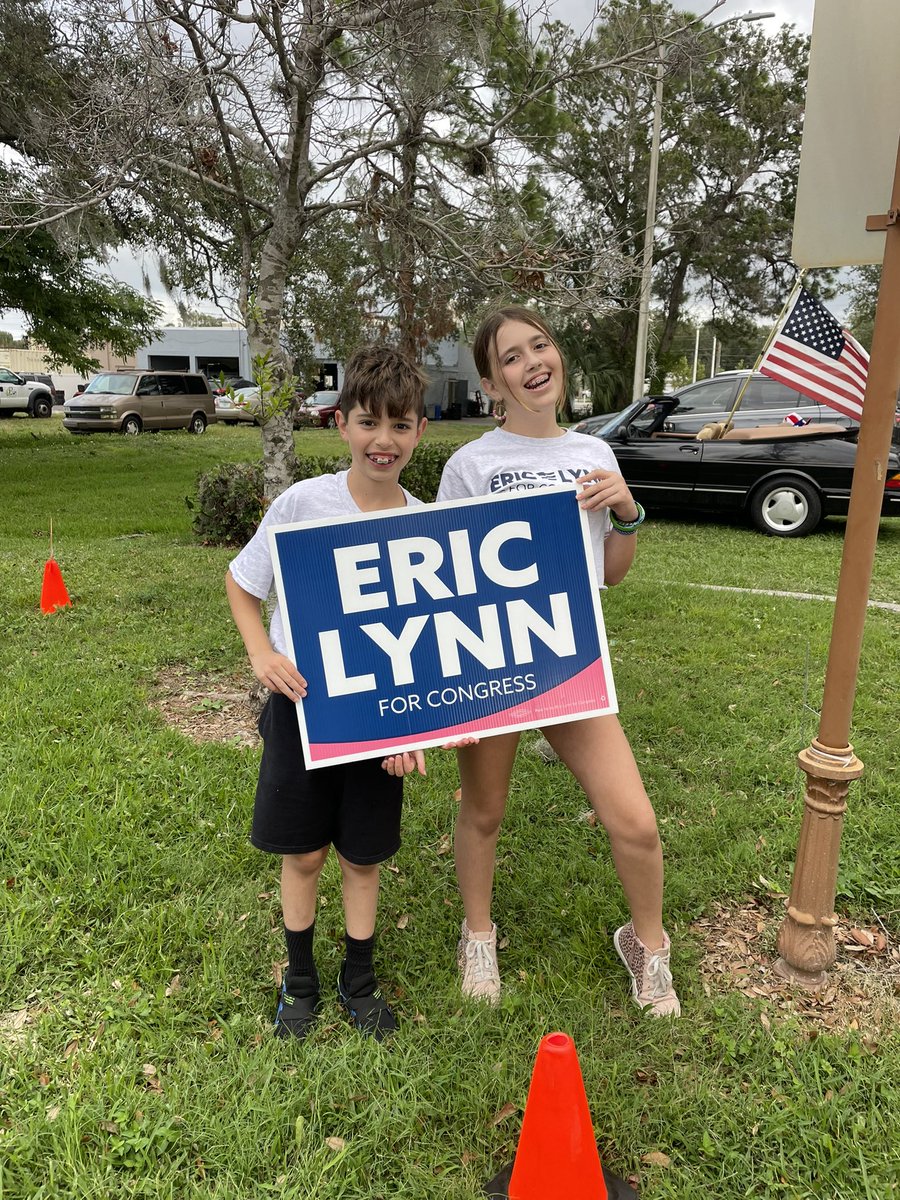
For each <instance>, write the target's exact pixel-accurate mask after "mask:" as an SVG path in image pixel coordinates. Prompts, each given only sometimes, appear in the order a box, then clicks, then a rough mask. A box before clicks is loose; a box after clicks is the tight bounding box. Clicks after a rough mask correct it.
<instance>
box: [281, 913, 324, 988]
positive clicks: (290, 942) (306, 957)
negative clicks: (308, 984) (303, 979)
mask: <svg viewBox="0 0 900 1200" xmlns="http://www.w3.org/2000/svg"><path fill="white" fill-rule="evenodd" d="M315 928H316V923H315V921H313V923H312V925H310V926H309V928H308V929H288V927H287V925H285V927H284V940H285V943H286V945H287V952H288V969H287V971H286V974H287V975H289V976H295V977H296V976H298V975H306V976H309V977H311V978H312V979H318V976H317V975H316V964H315V960H314V959H313V932H314V930H315Z"/></svg>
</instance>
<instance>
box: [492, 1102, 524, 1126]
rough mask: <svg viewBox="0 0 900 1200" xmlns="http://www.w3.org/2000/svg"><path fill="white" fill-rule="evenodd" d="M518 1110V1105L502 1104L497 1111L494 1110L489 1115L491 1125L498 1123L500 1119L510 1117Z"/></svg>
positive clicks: (503, 1119)
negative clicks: (492, 1113) (491, 1114)
mask: <svg viewBox="0 0 900 1200" xmlns="http://www.w3.org/2000/svg"><path fill="white" fill-rule="evenodd" d="M518 1111H519V1108H518V1105H516V1104H504V1105H503V1107H502V1108H501V1109H500V1110H499V1111H498V1112H495V1113H494V1115H493V1116H492V1117H491V1125H499V1124H500V1123H501V1121H505V1120H506V1118H507V1117H511V1116H512V1115H513V1113H517V1112H518Z"/></svg>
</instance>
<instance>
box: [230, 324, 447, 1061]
mask: <svg viewBox="0 0 900 1200" xmlns="http://www.w3.org/2000/svg"><path fill="white" fill-rule="evenodd" d="M427 383H428V379H427V376H426V375H425V374H424V373H423V372H422V371H421V370H420V369H419V368H418V367H417V366H416V365H415V364H414V363H412V362H411V361H410V360H409V359H408V358H406V356H405V355H403V354H401V353H400V352H399V351H398V350H395V349H394V348H393V347H390V346H365V347H363V348H362V349H360V350H358V351H356V353H355V354H354V355H353V356H352V357H351V358H350V360H349V361H348V363H347V367H346V372H345V378H344V387H343V390H342V392H341V404H340V410H339V412H337V413H336V416H335V419H336V421H337V426H338V429H339V430H340V434H341V437H342V438H343V439H344V441H345V442H346V443H347V444H348V446H349V447H350V456H351V466H350V469H349V470H348V471H340V472H338V473H337V474H335V475H320V476H319V477H318V478H316V479H303V480H301V481H300V482H299V483H295V484H294V485H293V487H290V488H288V489H287V491H286V492H284V493H282V495H280V496H279V497H278V498H277V499H276V500H274V501H273V503H272V504H271V506H270V507H269V509H268V511H267V512H266V515H265V516H264V517H263V519H262V521H261V523H260V525H259V528H258V529H257V531H256V533H255V534H254V536H253V537H252V538H251V540H250V541H249V542H248V543H247V545H246V546H245V547H244V549H243V550H242V551H241V552H240V554H238V556H237V557H236V558H235V559H234V560H233V561H232V563H231V565H230V567H229V569H228V572H227V573H226V576H225V586H226V591H227V593H228V601H229V604H230V605H231V613H232V616H233V617H234V622H235V624H236V625H237V627H238V631H239V632H240V635H241V637H242V638H243V640H244V645H245V647H246V649H247V654H248V656H249V658H250V665H251V666H252V667H253V671H254V674H255V675H256V677H257V679H258V680H259V681H260V682H261V683H263V684H265V686H266V687H267V688H269V689H270V691H271V692H272V695H271V696H270V697H269V699H268V702H267V703H266V706H265V708H264V709H263V713H262V716H261V717H260V722H259V730H260V734H261V735H262V738H263V756H262V762H261V764H260V770H259V783H258V785H257V791H256V802H255V805H254V812H253V826H252V830H251V834H250V840H251V841H252V842H253V844H254V846H256V847H258V849H260V850H264V851H267V852H268V853H270V854H280V855H281V905H282V912H283V916H284V936H285V941H286V942H287V952H288V968H287V972H286V975H285V978H284V980H283V982H282V985H281V998H280V1001H279V1004H278V1011H277V1014H276V1017H275V1033H276V1036H278V1037H285V1038H286V1037H299V1038H303V1037H306V1035H307V1034H308V1033H309V1032H310V1031H311V1030H312V1028H313V1025H314V1023H315V1019H316V1015H317V1012H318V1008H319V1002H320V1000H319V978H318V975H317V973H316V967H315V961H314V958H313V929H314V926H315V915H316V890H317V885H318V881H319V875H320V873H321V871H322V867H323V866H324V864H325V859H326V858H327V857H328V851H329V847H330V846H332V845H333V846H334V848H335V852H336V853H337V856H338V862H339V863H340V868H341V876H342V880H343V899H344V915H345V918H346V957H345V959H344V962H343V965H342V967H341V972H340V976H339V978H338V997H339V999H340V1002H341V1004H342V1005H343V1006H344V1008H345V1009H346V1010H347V1012H348V1013H349V1015H350V1018H351V1021H352V1022H353V1024H354V1025H355V1026H356V1028H357V1029H359V1030H361V1031H363V1032H364V1033H367V1034H369V1035H371V1036H372V1037H374V1038H375V1039H376V1040H377V1041H381V1040H382V1039H383V1038H384V1037H385V1036H386V1035H387V1034H389V1033H391V1032H393V1031H394V1030H395V1029H396V1027H397V1023H396V1020H395V1018H394V1014H393V1013H392V1012H391V1010H390V1008H389V1007H388V1005H387V1003H386V1001H385V1000H384V997H383V996H382V994H381V991H380V989H379V987H378V983H377V981H376V978H375V973H374V968H373V963H372V955H373V947H374V940H375V938H374V935H375V912H376V907H377V902H378V875H379V864H380V863H381V862H383V861H384V860H385V859H387V858H390V857H391V856H392V855H393V854H394V853H395V852H396V851H397V849H398V847H399V845H400V806H401V800H402V794H403V780H402V776H403V775H404V774H407V773H409V771H411V770H413V769H418V770H419V771H420V773H421V774H423V775H424V773H425V771H424V757H423V755H422V753H421V752H416V753H414V754H404V755H400V754H398V755H394V756H392V757H391V758H389V759H385V760H384V762H383V763H382V762H379V761H378V760H377V759H372V760H369V761H366V762H354V763H345V764H341V765H339V766H331V767H319V768H317V769H316V770H314V771H307V770H306V767H305V764H304V761H303V750H302V747H301V743H300V731H299V728H298V724H297V713H296V709H295V705H296V702H297V700H299V699H300V698H301V697H303V696H305V695H306V680H305V679H304V678H303V676H302V675H301V673H300V672H299V671H298V670H297V667H296V666H295V665H294V663H292V662H291V660H290V659H289V658H288V657H287V653H286V651H287V644H286V640H285V636H284V626H283V623H282V618H281V613H280V611H279V608H278V606H276V608H275V611H274V612H273V614H272V621H271V627H270V630H269V632H268V633H267V632H266V629H265V626H264V624H263V620H262V602H263V601H264V600H265V599H266V597H267V596H268V595H269V591H270V589H271V587H272V580H273V567H272V560H271V556H270V553H269V544H268V539H267V535H266V530H267V527H268V526H269V525H271V524H276V525H279V524H285V523H289V522H292V521H303V520H313V519H316V518H323V517H325V518H327V517H337V516H356V515H358V514H359V513H360V512H376V511H378V510H380V509H389V508H403V507H405V506H406V505H408V504H420V503H421V501H419V500H416V499H415V498H414V497H413V496H411V495H410V494H409V492H407V491H406V490H405V489H404V488H402V487H401V486H400V484H399V482H398V481H399V476H400V472H401V471H402V470H403V468H404V467H405V466H406V464H407V463H408V462H409V459H410V457H411V455H412V452H413V450H414V449H415V448H416V446H417V445H418V443H419V439H420V438H421V436H422V434H423V433H424V431H425V426H426V424H427V421H426V420H425V416H424V411H425V406H424V395H425V388H426V386H427ZM311 582H312V583H313V586H314V580H313V581H311Z"/></svg>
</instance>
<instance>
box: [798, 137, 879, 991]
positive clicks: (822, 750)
mask: <svg viewBox="0 0 900 1200" xmlns="http://www.w3.org/2000/svg"><path fill="white" fill-rule="evenodd" d="M866 228H867V229H870V230H875V229H883V230H885V244H884V260H883V267H882V276H881V287H880V289H879V292H878V306H877V308H876V312H875V329H874V333H873V337H872V356H871V359H870V362H869V374H868V379H867V382H866V397H865V401H864V403H863V413H862V420H861V421H860V431H859V446H858V449H857V452H856V466H855V468H854V471H853V486H852V489H851V492H850V511H849V515H848V517H847V529H846V532H845V534H844V552H843V557H842V559H841V574H840V579H839V581H838V590H837V601H836V603H835V609H834V621H833V624H832V628H831V645H830V648H829V652H828V667H827V670H826V674H825V690H824V694H823V697H822V714H821V717H820V719H819V733H818V736H817V737H816V738H814V739H813V741H812V744H811V745H810V746H809V747H807V749H806V750H803V751H801V753H800V755H799V762H800V767H801V769H802V770H803V771H805V772H806V775H807V783H806V792H805V795H804V812H803V825H802V828H801V831H800V840H799V843H798V845H797V859H796V863H795V866H794V879H793V883H792V885H791V895H790V899H789V901H788V909H787V916H786V917H785V919H784V922H783V924H782V926H781V929H780V931H779V934H778V953H779V955H780V956H781V957H780V958H779V959H778V961H777V962H776V964H775V969H776V971H778V972H779V973H780V974H781V975H783V976H784V977H786V978H788V979H793V980H796V981H797V982H799V983H803V984H806V985H807V986H810V987H818V986H820V985H821V984H822V983H824V981H825V979H826V978H827V969H828V968H829V967H830V966H831V965H832V964H833V963H834V959H835V946H834V924H835V920H836V918H835V915H834V894H835V887H836V883H837V869H838V857H839V853H840V844H841V833H842V830H843V823H844V812H845V811H846V808H847V799H846V798H847V793H848V791H849V787H850V783H851V782H852V781H853V780H854V779H858V778H859V777H860V775H862V773H863V764H862V763H861V762H860V760H859V759H858V758H857V757H856V755H855V754H854V753H853V747H852V746H851V745H850V718H851V715H852V712H853V701H854V697H855V693H856V679H857V675H858V672H859V657H860V650H861V647H862V635H863V626H864V624H865V619H866V606H867V602H868V598H869V585H870V583H871V580H872V564H873V561H874V558H875V545H876V542H877V540H878V523H879V519H880V515H881V504H882V498H883V493H884V479H885V471H886V469H887V456H888V452H889V450H890V446H891V430H892V429H893V424H894V411H895V408H896V402H897V394H898V388H900V337H898V335H897V330H898V328H900V146H898V150H897V165H896V167H895V171H894V184H893V191H892V195H891V207H890V211H889V212H888V214H887V216H886V217H884V216H882V217H875V218H872V217H870V218H869V220H868V221H867V222H866Z"/></svg>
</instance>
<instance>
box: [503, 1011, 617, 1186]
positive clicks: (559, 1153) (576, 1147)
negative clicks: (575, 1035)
mask: <svg viewBox="0 0 900 1200" xmlns="http://www.w3.org/2000/svg"><path fill="white" fill-rule="evenodd" d="M486 1191H487V1195H488V1196H494V1197H507V1198H508V1200H628V1198H630V1197H634V1198H635V1200H636V1196H635V1192H634V1191H633V1190H632V1189H631V1188H630V1187H629V1186H628V1184H627V1183H626V1182H625V1181H624V1180H623V1179H619V1178H618V1177H617V1176H615V1175H612V1174H610V1172H608V1171H606V1170H605V1169H604V1168H603V1167H602V1166H601V1165H600V1155H599V1153H598V1151H597V1144H596V1142H595V1141H594V1130H593V1126H592V1125H591V1113H590V1109H589V1108H588V1101H587V1095H586V1094H585V1090H584V1081H583V1079H582V1077H581V1067H580V1066H579V1065H578V1055H577V1053H576V1051H575V1043H574V1042H573V1041H572V1039H571V1038H570V1037H569V1036H568V1034H565V1033H549V1034H547V1036H546V1037H545V1038H542V1039H541V1044H540V1046H539V1047H538V1052H537V1059H536V1060H535V1064H534V1072H533V1074H532V1076H531V1087H530V1088H529V1089H528V1100H527V1102H526V1104H525V1116H524V1117H523V1119H522V1132H521V1134H520V1135H519V1148H518V1150H517V1151H516V1159H515V1162H514V1163H513V1166H512V1172H511V1174H510V1172H509V1168H507V1169H506V1170H505V1171H501V1173H500V1174H499V1175H498V1176H497V1177H496V1179H494V1180H493V1181H492V1182H491V1183H490V1184H488V1187H487V1189H486Z"/></svg>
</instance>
